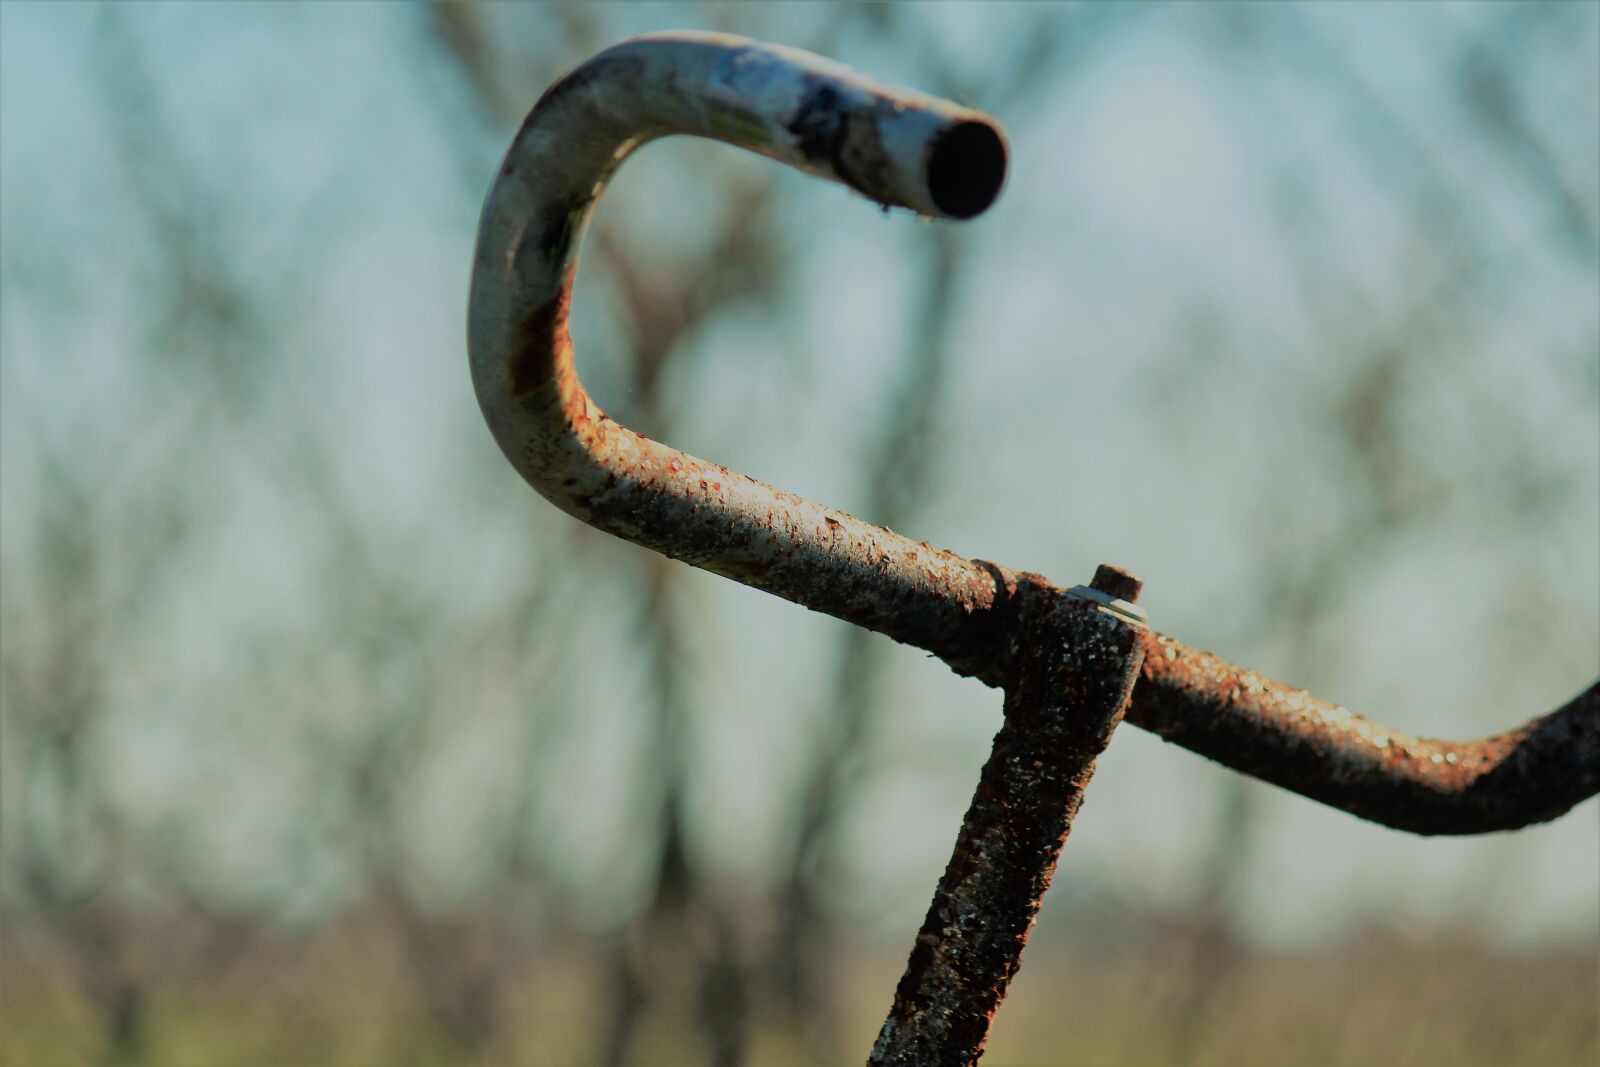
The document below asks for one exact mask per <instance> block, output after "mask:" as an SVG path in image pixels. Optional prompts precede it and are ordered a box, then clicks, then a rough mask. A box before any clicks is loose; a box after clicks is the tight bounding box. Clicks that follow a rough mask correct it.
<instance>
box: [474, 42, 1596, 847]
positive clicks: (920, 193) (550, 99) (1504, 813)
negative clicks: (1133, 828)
mask: <svg viewBox="0 0 1600 1067" xmlns="http://www.w3.org/2000/svg"><path fill="white" fill-rule="evenodd" d="M678 133H682V134H693V135H697V136H702V137H709V138H713V139H716V140H720V141H725V142H727V143H729V144H734V145H738V146H740V147H742V148H746V149H749V150H751V151H754V152H758V153H760V154H762V155H766V156H769V157H771V158H773V159H776V160H779V161H780V162H784V163H788V164H790V165H791V166H794V167H797V168H799V169H801V170H803V171H806V172H808V173H811V174H815V175H818V176H820V177H824V178H829V179H832V180H834V181H838V182H841V183H843V184H845V185H848V186H850V187H852V188H854V189H856V190H857V191H859V192H861V193H863V194H865V195H866V196H868V197H870V198H872V199H874V200H876V201H878V202H880V203H883V204H887V205H896V206H900V207H906V208H910V209H911V210H913V211H917V212H919V213H921V214H923V215H929V216H935V217H943V218H969V217H971V216H973V215H977V214H979V213H980V212H982V211H983V210H984V209H985V208H987V207H988V206H989V204H990V203H991V202H992V201H993V200H994V198H995V197H996V196H997V195H998V194H999V191H1000V186H1001V184H1002V183H1003V181H1004V177H1005V168H1006V142H1005V137H1004V134H1003V133H1002V132H1001V131H1000V129H999V127H998V126H997V125H996V124H995V123H994V122H993V120H991V119H989V118H988V117H986V116H984V115H982V114H980V113H978V112H975V111H971V110H968V109H965V108H960V107H957V106H955V105H953V104H949V103H946V102H944V101H939V100H934V99H931V98H929V97H925V96H921V95H919V94H916V93H911V92H908V91H905V90H899V89H887V88H883V87H881V86H878V85H875V84H873V83H872V82H869V81H867V80H866V79H864V78H862V77H861V76H860V75H858V74H856V73H854V72H853V71H850V70H849V69H848V68H845V67H842V66H839V65H838V64H835V63H831V62H829V61H827V60H824V59H821V58H819V57H817V56H813V55H810V54H808V53H805V52H800V51H796V50H793V49H787V48H781V47H774V46H770V45H762V44H757V43H755V42H753V41H749V40H745V39H743V38H738V37H729V36H726V35H722V34H691V33H670V34H651V35H647V36H644V37H638V38H634V39H632V40H630V41H625V42H623V43H622V44H620V45H617V46H616V47H614V48H610V49H607V50H606V51H604V52H601V53H600V54H598V55H596V56H595V57H594V58H592V59H590V60H588V61H587V62H585V63H583V64H582V65H580V66H579V67H577V68H576V69H574V70H573V71H571V72H570V73H569V74H567V75H566V76H565V77H564V78H562V79H561V80H560V81H558V82H557V83H556V84H555V85H554V86H552V87H551V88H550V90H549V91H548V92H546V93H545V95H544V96H543V97H542V98H541V99H540V101H539V103H538V104H537V105H536V106H535V107H534V109H533V111H532V113H531V114H529V116H528V119H527V121H526V122H525V123H524V124H523V126H522V129H521V130H520V131H518V133H517V136H516V139H515V140H514V141H513V142H512V145H511V149H510V151H509V152H508V153H507V154H506V158H505V161H504V163H503V164H502V165H501V167H500V171H499V174H498V175H497V177H496V180H495V183H494V186H493V188H492V189H491V190H490V192H489V197H488V201H487V203H486V204H485V206H484V212H483V219H482V223H481V225H480V228H479V233H478V248H477V257H476V261H475V263H474V268H473V276H472V295H471V306H470V310H469V325H468V347H469V350H470V355H471V363H472V376H473V382H474V386H475V388H476V390H477V394H478V401H479V404H480V405H481V406H482V409H483V413H484V417H485V418H486V419H487V421H488V423H489V427H490V429H491V431H492V432H493V434H494V437H495V440H496V441H497V442H498V443H499V445H500V447H501V449H502V450H503V451H504V452H505V454H506V456H507V458H509V459H510V460H511V463H512V465H513V466H514V467H516V469H517V470H518V471H519V472H520V473H521V474H522V476H523V477H524V478H526V479H527V480H528V482H529V483H530V484H532V485H533V487H534V488H535V489H537V490H538V491H539V492H540V493H541V494H543V495H544V496H545V497H547V498H548V499H549V500H551V501H552V502H553V503H555V504H556V505H557V506H558V507H560V508H561V509H562V510H564V511H566V512H568V513H569V514H571V515H573V516H575V517H577V518H579V519H581V520H583V521H584V522H587V523H589V524H590V525H592V526H595V527H598V528H599V529H602V530H605V531H606V532H608V533H612V534H615V535H617V536H619V537H622V538H625V539H626V540H629V541H632V542H634V543H636V544H639V545H643V546H645V547H647V548H652V549H655V550H656V551H658V552H661V553H663V554H665V555H668V556H671V557H673V558H676V559H681V560H684V561H685V562H688V563H691V564H694V565H695V566H698V567H702V568H704V569H706V570H710V571H713V572H715V573H717V574H721V575H724V576H726V577H729V578H733V579H735V580H736V581H740V582H743V583H745V584H746V585H751V586H755V587H756V588H758V589H764V590H766V591H768V592H770V593H774V594H776V595H778V596H781V597H783V598H785V599H787V600H791V601H794V602H796V603H799V604H803V605H805V606H806V607H808V608H811V609H812V610H815V611H821V612H825V613H827V614H830V615H834V616H836V617H838V618H841V619H844V620H845V621H847V622H851V623H854V624H855V625H857V626H864V627H866V628H868V629H871V630H876V631H878V632H880V633H884V634H887V635H888V636H890V637H893V638H894V639H895V640H898V641H901V642H904V643H906V644H911V645H915V646H917V647H919V648H923V649H926V650H928V651H929V652H932V653H934V654H935V655H937V656H938V657H939V658H941V659H943V660H944V661H945V662H946V663H948V664H949V665H950V666H951V667H952V668H953V669H954V670H956V671H957V672H959V673H962V674H968V675H972V676H975V677H977V678H979V679H981V680H983V681H984V682H986V683H988V684H990V685H997V686H1004V685H1005V684H1007V681H1008V679H1009V675H1010V670H1011V668H1010V661H1011V658H1012V657H1011V647H1010V646H1011V642H1012V641H1013V640H1014V639H1015V634H1014V632H1013V631H1014V626H1013V621H1014V620H1015V619H1016V617H1017V613H1018V612H1019V611H1020V610H1021V605H1022V602H1023V601H1025V600H1031V599H1033V598H1035V597H1054V596H1060V595H1062V594H1061V591H1060V590H1058V589H1056V588H1055V587H1054V586H1052V585H1050V584H1049V583H1048V582H1045V581H1044V580H1042V579H1040V578H1038V577H1037V576H1035V575H1024V574H1018V573H1017V572H1014V571H1010V570H1008V569H1006V568H1004V567H999V566H996V565H994V564H991V563H986V562H983V561H980V560H969V559H965V558H963V557H961V556H958V555H956V554H955V553H952V552H947V551H944V550H942V549H937V548H934V547H932V546H930V545H928V544H927V543H925V542H921V541H912V540H910V539H909V538H906V537H903V536H901V535H899V534H897V533H894V532H892V531H890V530H887V529H885V528H883V527H881V526H874V525H872V524H870V523H866V522H863V521H861V520H860V519H857V518H854V517H853V516H850V515H847V514H845V513H844V512H841V511H836V510H833V509H829V508H824V507H822V506H820V505H817V504H813V503H811V502H810V501H807V500H804V499H801V498H800V497H797V496H795V495H793V494H791V493H786V492H783V491H781V490H778V489H775V488H773V487H772V486H769V485H766V484H764V483H762V482H758V481H756V480H755V479H753V478H748V477H746V476H744V475H742V474H738V473H736V472H733V471H730V470H729V469H728V468H726V467H721V466H717V465H715V464H712V463H708V462H706V461H705V460H701V459H697V458H695V457H694V456H691V455H688V454H687V453H684V452H680V451H678V450H676V449H673V448H670V447H668V446H666V445H663V444H661V443H659V442H657V441H652V440H651V439H650V438H648V437H645V436H643V435H641V434H637V433H634V432H633V431H631V430H629V429H627V428H626V427H624V426H620V425H618V424H617V423H616V422H615V421H613V420H612V419H610V418H609V417H608V416H607V415H606V414H605V413H604V412H602V411H601V410H600V408H599V407H598V406H597V405H596V404H595V403H594V401H593V400H592V399H591V398H590V397H589V394H588V393H587V392H586V391H585V390H584V388H583V385H582V384H581V383H580V382H579V380H578V377H577V373H576V371H575V370H574V368H573V353H572V344H571V341H570V339H569V337H568V332H567V314H568V309H569V306H570V303H571V297H572V280H573V273H574V270H575V267H576V262H577V250H578V243H579V240H580V238H581V236H582V233H583V229H584V226H585V224H586V223H587V221H588V219H589V216H590V214H591V213H592V211H593V209H594V206H595V203H596V201H597V200H598V199H599V197H600V194H601V192H602V191H603V189H604V188H605V184H606V182H607V181H608V180H609V179H610V178H611V176H612V174H614V173H615V171H616V169H617V167H618V165H619V164H620V163H621V162H622V160H623V159H624V158H625V157H626V156H627V155H628V154H629V153H630V152H632V151H633V150H634V149H635V148H637V147H638V146H640V145H641V144H644V143H645V142H647V141H650V140H652V139H654V138H657V137H662V136H666V135H669V134H678ZM1150 640H1151V642H1152V644H1151V645H1150V648H1149V651H1148V653H1147V654H1146V656H1145V665H1144V671H1143V676H1142V677H1141V679H1140V681H1139V683H1138V684H1137V685H1136V686H1135V689H1134V694H1133V699H1132V702H1131V704H1130V706H1129V709H1128V713H1127V719H1128V721H1130V722H1132V723H1134V724H1135V725H1138V726H1141V727H1144V728H1145V729H1148V730H1151V731H1153V732H1155V733H1157V734H1159V735H1161V736H1162V737H1164V738H1166V739H1167V740H1169V741H1173V742H1175V743H1177V744H1180V745H1183V746H1185V747H1187V748H1190V749H1192V750H1194V751H1195V752H1198V753H1200V754H1202V755H1204V756H1207V757H1209V758H1211V759H1213V760H1216V761H1218V762H1220V763H1223V764H1226V765H1227V766H1229V767H1232V768H1234V769H1236V770H1239V771H1242V772H1244V773H1247V774H1250V775H1253V776H1255V777H1258V778H1262V779H1265V780H1266V781H1269V782H1273V783H1275V784H1277V785H1280V786H1283V787H1285V788H1288V789H1291V790H1294V791H1295V792H1298V793H1302V794H1304V795H1306V796H1308V797H1311V798H1313V799H1316V800H1320V801H1322V802H1324V803H1327V804H1331V805H1333V806H1335V807H1338V808H1342V809H1344V810H1346V811H1349V812H1351V813H1353V814H1355V815H1358V816H1360V817H1362V818H1366V819H1371V820H1373V821H1376V822H1379V823H1383V824H1385V825H1388V826H1393V827H1396V828H1399V829H1405V830H1411V831H1414V832H1418V833H1457V834H1464V833H1481V832H1486V831H1491V830H1502V829H1511V828H1514V827H1517V826H1522V825H1525V824H1527V823H1531V822H1538V821H1541V820H1544V819H1550V818H1554V817H1555V816H1556V815H1559V814H1561V813H1562V812H1564V811H1566V810H1567V809H1568V808H1570V807H1572V806H1573V805H1574V804H1576V803H1577V802H1579V801H1580V800H1583V799H1585V798H1587V797H1589V796H1592V795H1594V793H1595V792H1596V790H1597V789H1600V686H1596V687H1592V688H1590V689H1589V690H1588V691H1586V692H1585V693H1584V694H1582V695H1581V696H1579V697H1577V698H1576V699H1574V700H1573V701H1572V702H1571V703H1569V704H1568V705H1567V706H1566V707H1564V708H1562V709H1560V710H1559V711H1556V712H1554V713H1553V714H1551V715H1548V716H1546V717H1544V718H1542V719H1538V720H1535V721H1534V722H1532V723H1530V724H1528V725H1527V726H1525V727H1523V728H1522V729H1520V730H1515V731H1512V732H1510V733H1507V734H1502V735H1500V736H1498V737H1493V738H1488V739H1486V740H1483V741H1478V742H1472V743H1467V744H1452V743H1449V742H1440V741H1428V740H1421V739H1417V738H1412V737H1407V736H1405V735H1402V734H1399V733H1397V732H1395V731H1393V730H1390V729H1388V728H1387V727H1383V726H1380V725H1378V724H1376V723H1372V722H1370V721H1368V720H1365V719H1362V718H1361V717H1359V716H1356V715H1353V714H1352V713H1350V712H1349V711H1348V710H1346V709H1344V708H1341V707H1334V706H1332V705H1329V704H1325V703H1323V702H1321V701H1318V700H1316V699H1315V698H1313V697H1311V696H1309V695H1308V694H1305V693H1303V692H1299V691H1297V690H1293V689H1290V688H1288V687H1285V686H1282V685H1279V684H1277V683H1275V682H1271V681H1270V680H1267V679H1264V678H1261V677H1260V676H1259V675H1255V674H1253V673H1252V672H1249V671H1245V670H1243V669H1241V668H1237V667H1234V666H1233V665H1231V664H1228V663H1225V662H1223V661H1222V660H1219V659H1217V658H1215V657H1213V656H1210V655H1207V654H1205V653H1200V652H1195V651H1193V650H1190V649H1187V648H1184V647H1183V646H1182V645H1180V644H1178V643H1177V642H1175V641H1172V640H1171V639H1169V638H1165V637H1158V636H1156V635H1151V637H1150Z"/></svg>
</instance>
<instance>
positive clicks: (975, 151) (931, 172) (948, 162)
mask: <svg viewBox="0 0 1600 1067" xmlns="http://www.w3.org/2000/svg"><path fill="white" fill-rule="evenodd" d="M1006 157H1007V150H1006V142H1005V138H1004V137H1003V136H1002V135H1001V133H1000V131H999V130H998V129H996V128H995V127H994V126H993V125H992V124H990V123H988V122H980V121H976V120H967V121H964V122H958V123H956V124H955V125H954V126H952V127H950V128H949V129H948V130H946V131H945V132H944V133H943V134H941V135H940V136H939V139H938V140H937V141H936V142H935V143H934V146H933V151H932V152H930V153H929V154H928V195H929V197H931V198H932V200H933V203H934V206H935V207H937V208H938V209H939V210H940V211H941V212H943V213H944V214H945V215H947V216H949V217H950V218H953V219H970V218H973V217H975V216H977V215H981V214H983V213H984V212H985V211H986V210H988V208H989V205H990V204H993V203H994V202H995V199H996V198H997V197H998V196H999V195H1000V189H1001V187H1002V186H1004V185H1005V180H1006V163H1007V158H1006Z"/></svg>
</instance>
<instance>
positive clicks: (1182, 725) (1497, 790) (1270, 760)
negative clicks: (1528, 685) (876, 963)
mask: <svg viewBox="0 0 1600 1067" xmlns="http://www.w3.org/2000/svg"><path fill="white" fill-rule="evenodd" d="M1148 643H1149V648H1148V649H1147V650H1146V652H1145V657H1144V668H1143V670H1142V672H1141V675H1140V678H1139V684H1138V685H1137V686H1135V687H1134V690H1133V701H1132V703H1131V704H1130V705H1129V707H1128V716H1127V718H1128V721H1129V722H1131V723H1133V724H1134V725H1136V726H1139V727H1141V728H1143V729H1146V730H1149V731H1150V732H1151V733H1154V734H1156V735H1158V736H1159V737H1161V738H1163V739H1164V740H1167V741H1171V742H1173V743H1174V744H1178V745H1182V746H1183V747H1184V748H1187V749H1189V750H1190V751H1192V752H1197V753H1199V754H1200V755H1202V756H1205V757H1206V758H1207V759H1212V760H1215V761H1216V762H1218V763H1221V764H1224V765H1225V766H1228V767H1232V768H1233V769H1234V770H1236V771H1241V772H1243V773H1245V774H1248V775H1251V776H1253V777H1256V778H1260V779H1261V780H1262V781H1266V782H1271V783H1272V784H1273V785H1277V786H1282V787H1283V788H1284V789H1289V790H1292V791H1293V792H1296V793H1299V794H1301V795H1302V796H1306V797H1310V798H1311V799H1312V800H1318V801H1321V802H1322V803H1324V804H1327V805H1330V806H1332V807H1335V808H1339V809H1340V810H1342V811H1347V812H1349V813H1350V814H1352V815H1355V816H1357V817H1359V818H1362V819H1367V820H1370V821H1372V822H1376V823H1382V824H1383V825H1384V826H1389V827H1392V828H1394V829H1396V830H1409V831H1410V832H1412V833H1417V834H1482V833H1490V832H1492V831H1496V830H1515V829H1518V828H1519V827H1523V826H1527V825H1530V824H1532V823H1538V822H1544V821H1546V820H1549V819H1554V818H1555V817H1556V816H1558V815H1562V814H1564V813H1566V812H1567V811H1568V810H1570V809H1571V808H1572V807H1573V806H1574V805H1576V804H1579V803H1581V802H1582V801H1584V800H1587V799H1589V798H1590V797H1592V796H1594V795H1595V793H1596V792H1597V791H1600V682H1596V683H1595V684H1594V685H1591V686H1590V687H1589V688H1588V689H1586V690H1584V691H1583V692H1582V693H1580V694H1578V695H1577V696H1575V697H1573V698H1572V699H1571V700H1570V701H1568V702H1567V703H1566V704H1565V705H1563V706H1562V707H1560V708H1558V709H1557V710H1555V711H1553V712H1551V713H1550V714H1548V715H1545V716H1542V717H1541V718H1537V719H1534V720H1533V721H1532V722H1530V723H1528V724H1526V725H1524V726H1521V727H1519V728H1517V729H1515V730H1508V731H1506V732H1505V733H1503V734H1497V735H1495V736H1494V737H1486V738H1483V739H1482V740H1478V741H1440V740H1435V739H1433V738H1426V737H1413V736H1411V735H1410V734H1406V733H1402V732H1401V731H1399V730H1395V729H1392V728H1390V727H1388V726H1384V725H1383V724H1382V723H1378V722H1374V721H1372V720H1371V719H1367V718H1363V717H1362V716H1360V715H1357V714H1355V713H1354V712H1352V711H1351V710H1350V709H1349V708H1346V707H1343V706H1342V705H1336V704H1330V703H1329V702H1327V701H1325V700H1319V699H1317V698H1316V697H1314V696H1312V695H1311V694H1310V693H1307V692H1305V691H1304V690H1302V689H1296V688H1294V687H1293V686H1288V685H1284V684H1283V683H1282V682H1276V681H1273V680H1272V679H1271V678H1267V677H1265V676H1263V675H1260V674H1257V673H1256V672H1254V671H1251V670H1246V669H1245V668H1243V667H1237V666H1235V665H1234V664H1232V663H1229V662H1227V661H1226V660H1224V659H1220V658H1219V657H1217V656H1213V655H1211V654H1210V653H1208V652H1199V651H1196V650H1195V649H1192V648H1186V647H1185V646H1184V645H1183V644H1181V643H1180V642H1178V641H1175V640H1173V639H1172V638H1170V637H1165V636H1162V635H1160V634H1152V635H1150V637H1149V638H1148Z"/></svg>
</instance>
